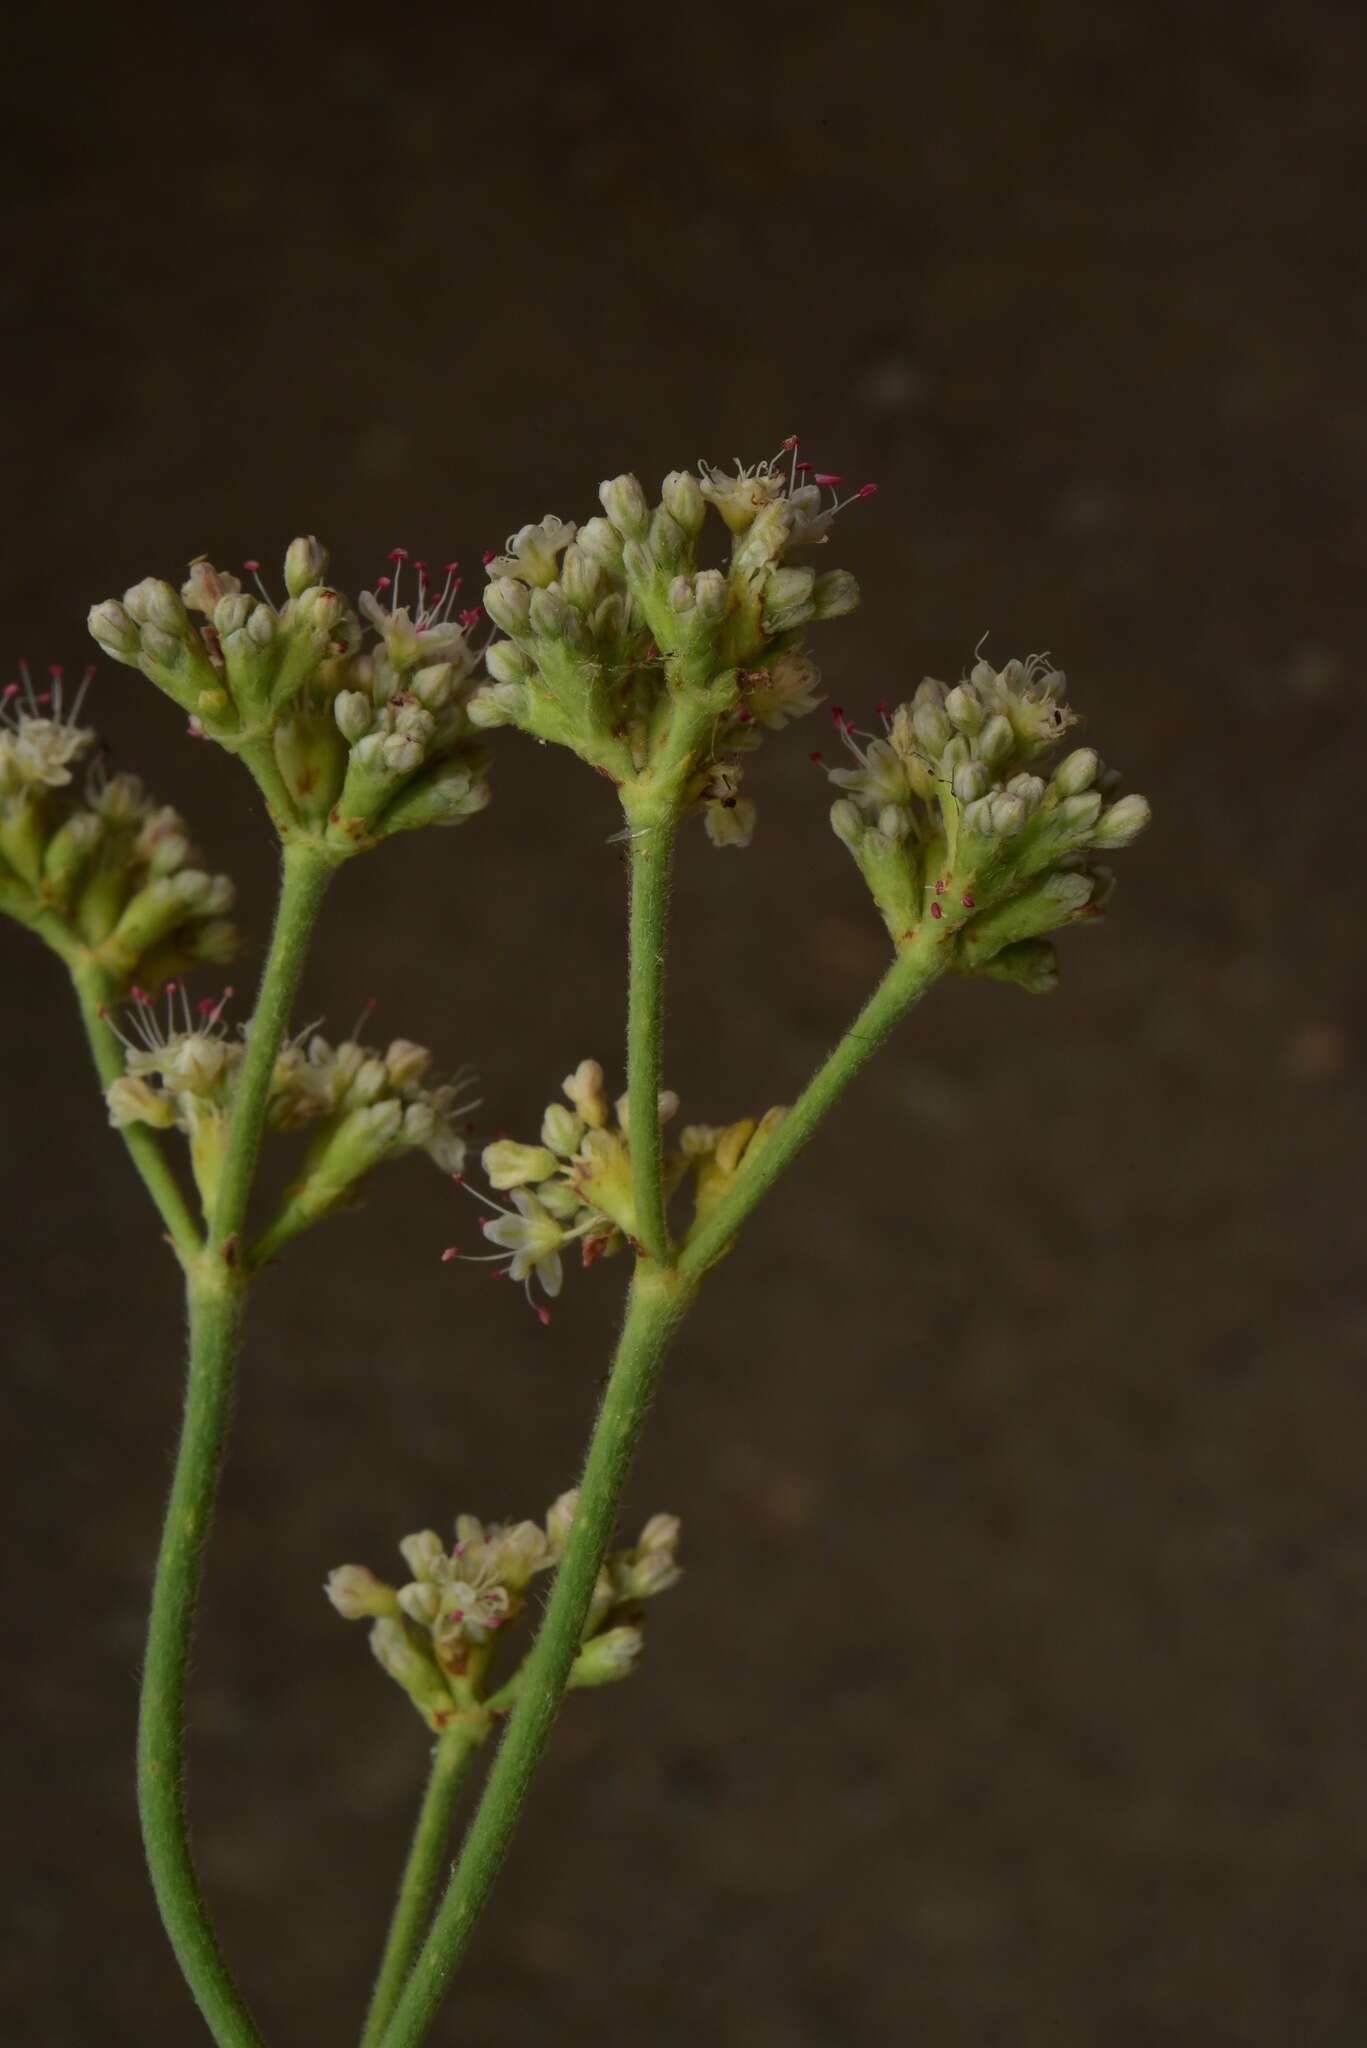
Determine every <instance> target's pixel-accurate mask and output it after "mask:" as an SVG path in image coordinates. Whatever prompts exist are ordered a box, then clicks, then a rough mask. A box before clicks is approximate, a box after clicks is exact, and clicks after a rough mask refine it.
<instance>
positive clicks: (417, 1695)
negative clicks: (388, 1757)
mask: <svg viewBox="0 0 1367 2048" xmlns="http://www.w3.org/2000/svg"><path fill="white" fill-rule="evenodd" d="M370 1647H371V1649H372V1651H373V1652H374V1654H375V1659H376V1662H377V1663H378V1664H379V1666H380V1668H381V1670H383V1671H387V1672H388V1674H389V1676H390V1677H391V1678H392V1679H393V1680H394V1681H395V1683H396V1684H398V1685H401V1686H402V1687H403V1689H404V1691H405V1692H406V1693H407V1694H408V1697H409V1698H410V1699H411V1700H412V1702H413V1704H414V1706H415V1707H416V1708H417V1709H418V1712H419V1713H420V1714H421V1715H422V1716H423V1719H424V1720H425V1721H426V1722H427V1724H428V1726H429V1727H431V1728H441V1727H444V1726H445V1724H446V1722H447V1721H449V1720H450V1718H451V1716H452V1715H453V1714H454V1713H455V1711H456V1705H455V1701H454V1700H453V1699H452V1697H451V1693H450V1690H449V1688H448V1687H447V1685H446V1683H445V1681H444V1680H443V1678H442V1675H441V1673H440V1671H439V1670H438V1669H437V1666H436V1664H435V1662H434V1661H433V1660H432V1658H431V1657H430V1656H428V1655H427V1653H426V1652H425V1651H424V1650H422V1649H420V1648H419V1647H418V1645H417V1643H416V1642H414V1640H413V1638H412V1636H410V1634H409V1632H408V1630H407V1629H406V1628H405V1626H404V1624H403V1622H402V1621H400V1620H399V1619H398V1617H397V1616H389V1615H384V1616H381V1618H380V1620H378V1621H377V1622H376V1623H375V1625H374V1627H373V1628H372V1629H371V1631H370Z"/></svg>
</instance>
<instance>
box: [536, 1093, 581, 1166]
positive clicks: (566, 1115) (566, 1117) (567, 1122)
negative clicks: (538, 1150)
mask: <svg viewBox="0 0 1367 2048" xmlns="http://www.w3.org/2000/svg"><path fill="white" fill-rule="evenodd" d="M583 1135H584V1120H583V1118H582V1117H579V1116H576V1115H575V1113H574V1111H573V1110H572V1109H566V1107H565V1105H564V1103H563V1102H552V1103H550V1104H548V1106H547V1109H546V1114H545V1115H544V1116H543V1117H542V1119H541V1142H542V1144H543V1145H546V1146H549V1148H550V1150H551V1151H552V1152H555V1153H557V1154H558V1155H559V1157H560V1158H561V1159H572V1158H573V1157H574V1155H575V1153H576V1152H577V1151H578V1150H579V1140H580V1139H581V1138H582V1137H583Z"/></svg>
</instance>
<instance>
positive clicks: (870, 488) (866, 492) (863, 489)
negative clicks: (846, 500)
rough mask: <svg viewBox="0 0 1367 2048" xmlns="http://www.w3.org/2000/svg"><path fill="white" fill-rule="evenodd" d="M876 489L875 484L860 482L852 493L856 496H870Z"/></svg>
mask: <svg viewBox="0 0 1367 2048" xmlns="http://www.w3.org/2000/svg"><path fill="white" fill-rule="evenodd" d="M877 489H878V486H877V484H861V485H860V486H859V489H858V490H857V491H856V492H855V494H854V495H855V496H856V498H871V497H872V496H873V495H874V493H875V491H876V490H877Z"/></svg>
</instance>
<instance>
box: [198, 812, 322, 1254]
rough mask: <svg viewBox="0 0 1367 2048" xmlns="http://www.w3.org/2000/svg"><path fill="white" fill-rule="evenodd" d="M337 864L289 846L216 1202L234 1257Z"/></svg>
mask: <svg viewBox="0 0 1367 2048" xmlns="http://www.w3.org/2000/svg"><path fill="white" fill-rule="evenodd" d="M335 867H336V863H335V861H334V860H333V859H332V857H331V856H330V855H328V854H326V853H323V852H321V851H320V850H319V848H318V847H317V846H315V845H311V844H310V843H309V842H307V841H304V840H297V841H294V842H293V843H291V844H290V845H288V846H286V848H285V850H284V856H283V860H282V865H281V876H280V901H279V904H278V906H277V908H276V913H275V929H274V931H273V932H272V933H271V945H270V951H269V953H268V954H267V955H266V965H265V968H264V969H263V971H262V975H261V988H260V992H259V993H258V995H257V999H256V1008H255V1010H254V1011H253V1012H252V1021H251V1028H250V1030H249V1032H248V1035H247V1051H246V1056H245V1058H244V1059H243V1061H242V1068H241V1071H240V1073H239V1075H238V1077H237V1085H236V1087H235V1088H234V1090H233V1103H232V1111H231V1113H230V1115H229V1118H228V1131H227V1136H226V1138H225V1140H224V1153H223V1170H222V1174H221V1176H220V1178H219V1184H218V1199H217V1201H216V1202H215V1204H214V1216H213V1235H212V1242H213V1243H214V1244H215V1245H216V1247H217V1248H218V1250H219V1253H220V1255H221V1256H223V1257H224V1258H227V1259H228V1260H230V1261H231V1260H232V1259H234V1258H236V1257H237V1256H238V1249H237V1244H236V1240H237V1238H238V1236H239V1234H240V1232H241V1230H242V1226H243V1224H244V1222H245V1221H246V1216H247V1203H248V1201H249V1199H250V1197H251V1191H252V1182H253V1181H254V1180H255V1178H256V1162H257V1159H258V1157H259V1156H260V1152H261V1135H262V1132H263V1131H264V1130H265V1127H266V1106H267V1102H268V1100H269V1097H270V1087H271V1076H272V1074H273V1073H274V1071H275V1061H276V1055H277V1054H278V1053H279V1050H280V1043H281V1040H282V1039H283V1038H284V1035H285V1032H286V1030H287V1029H288V1026H289V1017H290V1010H291V1008H292V1007H293V1004H294V998H295V996H296V994H297V993H298V989H299V981H300V977H301V975H302V974H303V971H304V960H305V957H306V955H307V953H308V945H309V939H310V937H311V935H312V932H313V926H314V923H315V921H316V919H317V916H318V912H319V909H320V907H321V905H322V900H323V892H324V891H325V889H326V888H327V885H328V883H329V881H330V880H331V879H332V876H333V873H334V871H335Z"/></svg>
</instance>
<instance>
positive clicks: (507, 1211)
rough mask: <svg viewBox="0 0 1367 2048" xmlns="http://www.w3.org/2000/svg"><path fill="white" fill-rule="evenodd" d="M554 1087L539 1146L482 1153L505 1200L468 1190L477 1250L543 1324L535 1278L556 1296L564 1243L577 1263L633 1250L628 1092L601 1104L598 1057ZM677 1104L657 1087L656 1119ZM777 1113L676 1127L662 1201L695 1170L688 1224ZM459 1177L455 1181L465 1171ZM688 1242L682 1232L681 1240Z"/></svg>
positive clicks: (780, 1114) (505, 1144)
mask: <svg viewBox="0 0 1367 2048" xmlns="http://www.w3.org/2000/svg"><path fill="white" fill-rule="evenodd" d="M562 1085H563V1088H564V1093H565V1095H566V1097H567V1098H568V1101H567V1103H566V1102H558V1101H557V1102H552V1103H549V1104H548V1105H547V1108H546V1112H545V1115H544V1116H543V1118H542V1120H541V1138H540V1142H539V1143H538V1144H534V1145H524V1144H520V1143H518V1142H517V1140H515V1139H512V1138H497V1139H495V1140H494V1141H493V1142H492V1143H491V1144H489V1145H486V1146H485V1148H484V1151H483V1153H482V1155H481V1164H482V1165H483V1168H484V1172H485V1174H486V1176H487V1178H488V1181H489V1185H490V1186H491V1187H492V1188H494V1189H495V1190H496V1191H497V1192H499V1193H502V1194H510V1195H511V1196H512V1201H513V1207H512V1208H504V1207H503V1206H502V1205H501V1204H500V1203H498V1202H495V1201H493V1200H491V1199H490V1197H489V1196H487V1195H482V1194H480V1193H479V1192H478V1190H477V1189H472V1190H471V1193H473V1194H474V1195H475V1196H476V1199H477V1200H479V1201H481V1202H483V1203H484V1204H485V1205H486V1206H487V1207H488V1208H490V1209H492V1210H493V1212H494V1213H493V1215H492V1216H489V1217H486V1218H485V1219H484V1221H483V1223H482V1224H481V1226H480V1227H481V1229H482V1230H483V1232H484V1235H485V1237H486V1238H487V1239H488V1240H489V1242H490V1243H491V1244H494V1245H497V1246H498V1247H499V1250H498V1251H496V1252H492V1253H485V1254H483V1257H484V1258H486V1259H488V1260H489V1261H490V1262H492V1263H496V1265H497V1268H498V1270H499V1271H500V1272H504V1273H506V1274H507V1275H508V1277H509V1278H510V1279H512V1280H515V1281H518V1282H519V1283H520V1284H521V1286H522V1288H523V1290H524V1292H525V1294H526V1296H527V1300H528V1302H529V1303H530V1304H531V1306H532V1307H533V1308H534V1309H535V1311H536V1314H537V1316H538V1317H539V1319H540V1320H541V1321H542V1322H543V1323H546V1322H549V1321H550V1311H549V1310H548V1309H547V1308H546V1307H545V1305H544V1303H541V1302H538V1301H536V1300H535V1298H534V1296H533V1293H532V1287H533V1283H535V1284H536V1285H538V1286H539V1287H540V1288H541V1290H542V1292H543V1293H544V1294H546V1295H549V1296H550V1297H551V1298H552V1299H554V1297H555V1296H556V1295H558V1294H559V1292H560V1289H561V1287H562V1285H563V1283H564V1254H565V1252H566V1251H567V1250H568V1249H569V1248H570V1247H571V1246H573V1245H576V1244H577V1245H578V1246H579V1252H580V1257H581V1259H582V1261H583V1263H584V1265H585V1266H591V1265H593V1264H594V1263H595V1261H596V1260H598V1259H600V1258H602V1257H604V1256H605V1255H608V1254H611V1253H613V1252H616V1251H620V1250H621V1248H622V1246H623V1244H624V1243H625V1244H630V1245H631V1246H632V1247H633V1248H635V1249H639V1245H638V1242H637V1237H636V1205H635V1197H634V1194H633V1191H632V1169H631V1127H630V1120H629V1117H628V1113H627V1098H626V1096H625V1095H620V1096H618V1098H617V1100H616V1102H615V1103H610V1102H609V1100H608V1096H607V1093H606V1089H605V1086H604V1075H603V1069H602V1067H601V1066H600V1065H599V1063H598V1061H597V1060H581V1061H580V1062H579V1065H578V1066H577V1067H576V1068H575V1070H574V1072H573V1073H572V1074H569V1075H567V1076H566V1078H565V1080H564V1083H563V1084H562ZM678 1107H679V1098H678V1096H677V1095H675V1094H674V1092H673V1091H672V1089H665V1090H662V1091H661V1094H660V1097H659V1115H660V1122H661V1124H666V1123H668V1122H670V1121H671V1119H672V1118H673V1117H674V1115H675V1113H676V1112H677V1110H678ZM785 1114H786V1112H785V1111H784V1110H783V1109H771V1110H769V1111H768V1112H767V1113H766V1114H765V1115H764V1116H762V1117H758V1118H755V1117H745V1118H742V1119H741V1120H740V1121H739V1122H737V1123H733V1124H727V1125H712V1124H689V1125H686V1126H685V1127H684V1129H683V1130H682V1131H681V1132H680V1136H679V1146H678V1150H677V1151H674V1152H667V1153H666V1154H665V1156H664V1160H663V1178H664V1190H665V1196H666V1200H667V1199H668V1197H669V1196H670V1195H671V1194H672V1193H673V1192H674V1190H675V1189H676V1188H677V1187H678V1186H679V1184H680V1182H681V1181H682V1180H683V1179H684V1178H685V1177H686V1176H687V1175H688V1174H689V1173H690V1172H691V1173H692V1174H693V1177H694V1202H693V1218H692V1222H691V1224H690V1229H692V1228H695V1227H696V1226H697V1225H698V1224H699V1223H700V1222H702V1221H703V1220H704V1219H705V1218H706V1217H707V1216H708V1215H709V1214H710V1212H711V1210H712V1209H713V1207H714V1206H715V1205H716V1203H717V1202H718V1201H719V1200H720V1199H721V1197H722V1196H723V1195H724V1194H725V1193H726V1191H727V1189H728V1187H729V1186H730V1185H731V1183H732V1181H733V1180H734V1178H735V1176H736V1175H737V1174H738V1173H741V1172H743V1171H744V1169H745V1167H746V1165H747V1164H752V1163H753V1162H754V1161H755V1160H756V1159H757V1158H758V1157H759V1155H760V1153H761V1152H762V1151H763V1149H764V1146H765V1144H766V1143H767V1141H768V1139H769V1138H770V1136H772V1134H773V1132H774V1131H776V1130H777V1129H778V1127H779V1125H780V1124H781V1123H782V1121H783V1118H784V1115H785ZM457 1179H459V1180H462V1181H463V1180H464V1176H463V1175H457ZM687 1242H688V1234H687V1232H685V1234H684V1237H683V1239H682V1243H683V1244H687ZM466 1256H467V1255H466V1254H463V1253H462V1252H461V1251H460V1248H459V1246H457V1245H448V1247H447V1248H446V1250H445V1251H444V1252H443V1253H442V1258H443V1259H444V1260H447V1261H450V1260H453V1259H462V1258H464V1257H466ZM475 1256H476V1258H478V1257H479V1256H480V1255H478V1254H476V1255H475Z"/></svg>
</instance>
